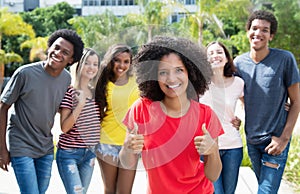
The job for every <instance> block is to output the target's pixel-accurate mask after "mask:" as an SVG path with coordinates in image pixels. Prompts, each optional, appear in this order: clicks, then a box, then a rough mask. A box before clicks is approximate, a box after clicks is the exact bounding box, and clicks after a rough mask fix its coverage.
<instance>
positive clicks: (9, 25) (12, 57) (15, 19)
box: [0, 8, 35, 87]
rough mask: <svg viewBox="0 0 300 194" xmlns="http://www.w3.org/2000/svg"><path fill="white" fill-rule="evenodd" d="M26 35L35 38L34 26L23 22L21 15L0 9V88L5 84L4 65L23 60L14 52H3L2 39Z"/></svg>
mask: <svg viewBox="0 0 300 194" xmlns="http://www.w3.org/2000/svg"><path fill="white" fill-rule="evenodd" d="M4 34H5V35H7V36H17V35H26V36H28V37H30V38H33V37H35V33H34V31H33V29H32V26H31V25H29V24H27V23H26V22H24V21H23V19H22V17H21V16H20V15H19V14H13V13H10V12H8V10H7V8H4V9H0V53H1V54H0V86H1V87H2V84H3V77H4V64H7V63H10V62H14V61H15V62H21V61H22V58H21V57H20V56H19V55H17V54H16V53H14V52H13V51H10V52H6V51H4V50H2V45H1V42H2V37H3V35H4Z"/></svg>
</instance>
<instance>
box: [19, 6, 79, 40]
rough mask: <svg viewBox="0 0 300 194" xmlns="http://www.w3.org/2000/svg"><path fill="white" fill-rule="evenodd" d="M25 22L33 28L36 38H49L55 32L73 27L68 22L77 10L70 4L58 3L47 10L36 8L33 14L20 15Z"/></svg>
mask: <svg viewBox="0 0 300 194" xmlns="http://www.w3.org/2000/svg"><path fill="white" fill-rule="evenodd" d="M20 14H21V16H22V18H23V19H24V21H25V22H27V23H29V24H31V25H32V26H33V29H34V31H35V32H36V36H41V37H45V36H49V35H50V34H51V33H53V32H54V31H55V30H58V29H63V28H67V29H70V28H72V26H71V25H70V24H69V23H68V22H67V21H68V20H69V19H71V18H72V17H73V16H74V14H75V10H74V8H73V7H71V6H70V5H69V4H68V3H66V2H62V3H57V4H55V5H54V6H51V7H47V8H36V9H34V10H33V11H31V12H22V13H20Z"/></svg>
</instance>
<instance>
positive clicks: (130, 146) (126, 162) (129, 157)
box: [119, 133, 144, 169]
mask: <svg viewBox="0 0 300 194" xmlns="http://www.w3.org/2000/svg"><path fill="white" fill-rule="evenodd" d="M143 147H144V136H143V135H138V134H133V133H127V134H126V138H125V141H124V145H123V146H122V149H121V151H120V153H119V158H120V162H121V164H122V166H123V167H124V168H126V169H135V168H136V165H137V162H138V156H139V154H140V153H141V152H142V150H143Z"/></svg>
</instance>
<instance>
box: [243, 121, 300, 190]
mask: <svg viewBox="0 0 300 194" xmlns="http://www.w3.org/2000/svg"><path fill="white" fill-rule="evenodd" d="M242 126H243V125H242ZM241 136H242V140H243V161H242V164H241V166H248V167H252V165H251V162H250V158H249V156H248V151H247V146H246V138H245V132H244V129H243V128H242V127H241ZM283 178H284V179H285V180H287V181H288V182H289V183H290V184H291V185H292V186H293V189H294V190H295V193H300V136H299V135H294V136H293V137H292V141H291V145H290V151H289V156H288V160H287V163H286V167H285V171H284V174H283Z"/></svg>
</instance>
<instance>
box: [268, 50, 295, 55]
mask: <svg viewBox="0 0 300 194" xmlns="http://www.w3.org/2000/svg"><path fill="white" fill-rule="evenodd" d="M270 52H271V54H272V55H275V56H278V55H279V56H286V57H294V55H293V53H292V52H291V51H288V50H283V49H278V48H270Z"/></svg>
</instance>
